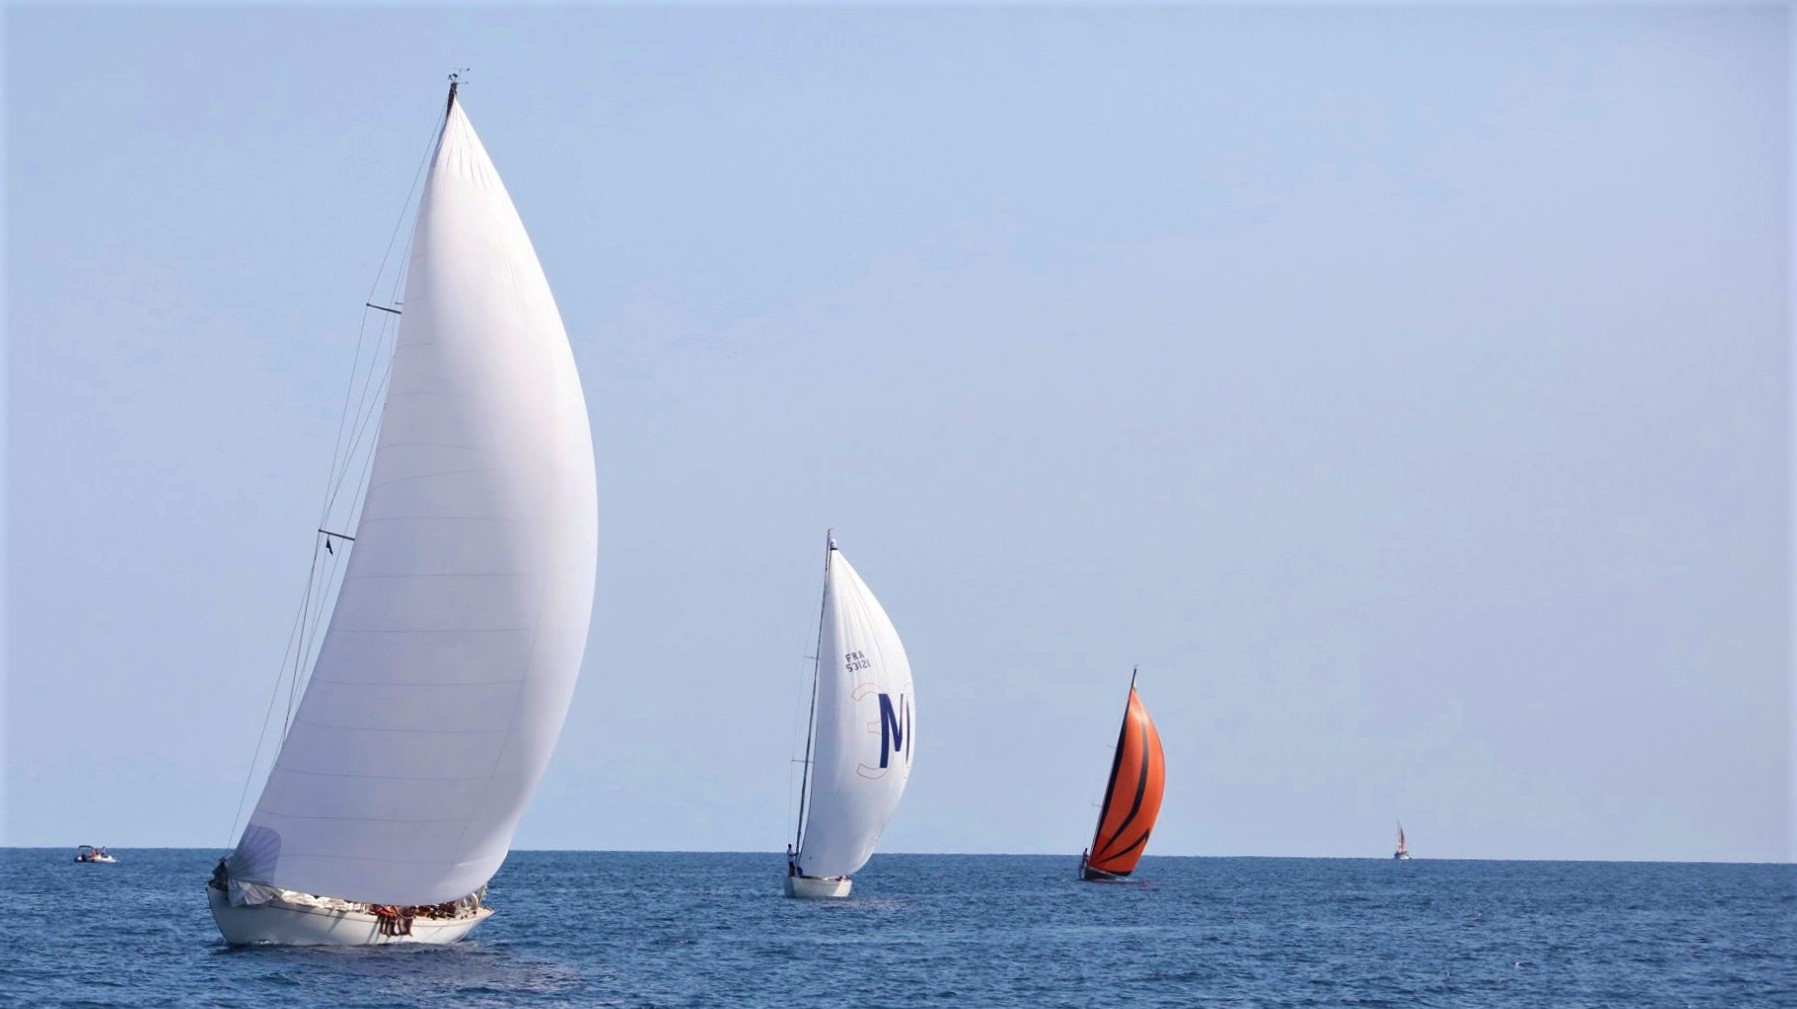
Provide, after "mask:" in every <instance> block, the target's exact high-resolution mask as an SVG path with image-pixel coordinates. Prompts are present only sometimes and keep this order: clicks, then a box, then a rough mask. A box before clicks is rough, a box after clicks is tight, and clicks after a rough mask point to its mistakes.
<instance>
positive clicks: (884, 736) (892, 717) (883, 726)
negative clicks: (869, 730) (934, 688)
mask: <svg viewBox="0 0 1797 1009" xmlns="http://www.w3.org/2000/svg"><path fill="white" fill-rule="evenodd" d="M910 721H911V706H910V705H909V704H906V703H905V695H904V694H900V695H899V702H898V708H897V710H894V709H893V707H892V695H891V694H881V695H880V766H881V767H885V766H886V765H887V764H888V763H889V762H890V761H891V759H892V753H893V751H894V750H897V751H899V752H900V753H903V752H905V727H906V725H907V724H909V723H910Z"/></svg>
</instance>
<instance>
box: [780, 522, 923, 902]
mask: <svg viewBox="0 0 1797 1009" xmlns="http://www.w3.org/2000/svg"><path fill="white" fill-rule="evenodd" d="M819 638H820V641H819V646H818V647H819V650H818V667H817V710H816V715H815V729H814V731H815V733H816V741H815V746H814V749H813V752H812V764H811V768H810V780H811V790H810V801H809V814H808V815H807V816H806V818H805V822H804V825H803V830H804V833H803V835H802V837H801V838H800V843H799V854H798V869H799V872H801V873H802V874H804V875H806V876H848V875H851V874H853V873H854V872H855V871H856V870H858V869H860V868H861V867H862V866H863V865H866V864H867V860H868V858H869V857H870V856H872V855H873V852H874V845H875V844H876V843H877V842H878V841H879V840H880V834H881V833H882V832H884V831H885V829H886V823H887V821H889V820H890V819H892V813H893V810H895V809H897V808H898V803H899V798H900V797H901V796H903V795H904V794H905V784H906V782H908V781H909V780H910V778H911V758H912V755H913V753H914V752H915V750H916V746H917V742H916V732H917V695H916V692H915V691H914V690H913V688H912V685H911V663H910V660H908V659H907V658H906V657H905V646H904V645H903V644H901V643H900V642H899V636H898V631H896V630H894V629H893V626H892V621H891V620H890V619H889V618H888V617H887V616H886V611H885V610H884V609H882V608H881V607H880V602H879V600H877V599H875V598H874V594H873V593H872V592H870V591H868V588H867V584H866V583H865V582H863V581H862V580H861V576H859V575H857V574H856V573H855V569H854V568H853V567H851V566H850V565H849V562H848V559H847V558H845V557H843V556H842V553H841V552H840V551H838V550H837V549H836V547H835V544H834V543H831V545H830V549H829V556H828V559H827V561H826V566H825V571H824V606H823V628H822V632H821V634H820V635H819Z"/></svg>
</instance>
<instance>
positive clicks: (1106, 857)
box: [1079, 671, 1166, 882]
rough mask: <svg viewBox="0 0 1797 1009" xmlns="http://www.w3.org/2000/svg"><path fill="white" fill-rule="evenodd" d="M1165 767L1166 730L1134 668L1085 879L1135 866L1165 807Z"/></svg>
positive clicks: (1106, 878) (1113, 877) (1106, 877)
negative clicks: (1146, 701)
mask: <svg viewBox="0 0 1797 1009" xmlns="http://www.w3.org/2000/svg"><path fill="white" fill-rule="evenodd" d="M1165 770H1166V759H1165V757H1164V756H1163V755H1162V753H1161V734H1160V733H1159V732H1156V731H1155V729H1154V720H1153V719H1151V718H1149V717H1148V708H1147V707H1146V706H1145V705H1143V704H1142V698H1141V696H1140V695H1139V694H1137V693H1136V674H1135V673H1134V672H1133V671H1132V672H1131V673H1130V674H1129V703H1128V704H1127V705H1125V706H1124V708H1123V728H1122V730H1121V731H1120V732H1118V734H1117V754H1116V756H1115V757H1113V758H1112V760H1111V779H1110V782H1109V784H1107V785H1105V789H1104V807H1103V808H1102V809H1100V810H1099V812H1098V831H1097V832H1096V833H1095V834H1093V836H1092V846H1091V847H1090V848H1088V849H1086V851H1085V853H1084V854H1082V855H1081V856H1080V860H1079V878H1080V879H1083V880H1091V881H1094V882H1115V881H1117V880H1121V879H1123V878H1124V877H1126V876H1128V875H1129V874H1130V873H1132V872H1134V871H1135V868H1136V863H1137V862H1139V861H1141V859H1142V850H1143V849H1144V848H1146V847H1148V834H1149V833H1150V832H1151V831H1153V830H1154V820H1155V817H1157V816H1159V815H1160V812H1161V791H1162V789H1163V788H1164V787H1165V785H1166V780H1165Z"/></svg>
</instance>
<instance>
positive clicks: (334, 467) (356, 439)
mask: <svg viewBox="0 0 1797 1009" xmlns="http://www.w3.org/2000/svg"><path fill="white" fill-rule="evenodd" d="M447 118H448V110H447V109H445V110H444V112H443V113H440V114H439V115H438V116H437V118H436V121H435V123H434V124H433V125H432V127H431V133H430V137H429V139H428V142H427V143H426V144H425V149H424V154H423V155H422V156H421V157H420V158H419V160H418V166H417V168H416V169H415V170H414V171H413V173H412V183H411V185H410V187H408V188H407V190H406V198H405V201H404V202H403V203H402V204H401V205H400V212H399V216H398V218H397V219H396V220H395V221H394V223H393V231H392V233H391V234H389V235H388V238H387V246H386V249H385V250H384V251H383V252H382V254H381V262H380V265H379V267H377V268H376V270H375V276H374V282H373V283H372V284H371V285H370V286H369V290H368V297H367V298H366V299H365V302H366V303H372V302H373V301H374V296H375V294H376V293H378V292H379V290H380V287H381V278H382V277H383V276H384V275H385V274H386V272H387V264H388V263H389V262H390V261H391V259H392V256H393V249H394V246H395V245H396V244H397V243H398V240H399V234H400V231H401V230H402V229H403V227H404V226H405V222H406V219H407V217H408V216H411V210H412V203H413V199H414V197H415V196H416V195H417V193H418V183H419V180H420V179H422V178H423V177H424V170H425V167H426V166H427V165H428V164H429V163H430V158H431V155H432V154H433V153H434V152H435V151H436V149H437V139H438V137H439V136H440V135H441V134H442V131H443V128H444V125H445V122H446V120H447ZM410 245H411V242H410V239H409V238H408V239H407V243H406V247H405V252H404V253H403V255H405V256H407V257H409V253H410ZM406 272H407V271H406V269H405V265H404V264H402V266H401V267H400V269H399V270H398V271H397V273H396V275H395V278H394V286H393V292H394V297H395V298H396V297H397V295H398V292H399V291H400V284H402V283H403V282H404V280H405V276H406ZM371 311H375V310H374V309H373V308H371V307H364V308H363V310H362V322H361V324H360V325H359V326H358V327H357V332H356V349H355V354H354V355H353V356H352V358H351V361H350V376H349V385H348V387H347V388H346V389H345V390H344V395H343V406H342V408H341V409H340V410H339V411H338V417H337V434H336V436H335V437H334V438H333V440H332V453H331V463H330V466H329V468H328V469H327V470H326V474H325V489H324V495H323V497H324V503H323V505H322V507H321V508H320V509H319V521H318V528H319V529H320V530H321V531H320V532H319V533H318V534H317V536H316V537H315V538H314V540H313V545H312V563H311V564H310V565H309V566H308V569H307V573H306V586H305V590H304V592H303V593H302V594H301V599H300V607H299V610H298V612H297V613H295V614H294V620H293V626H292V627H291V628H290V629H289V630H288V634H287V644H286V646H285V647H284V648H283V649H282V653H281V654H282V659H281V664H280V666H279V667H278V669H277V671H276V674H275V681H274V685H273V687H272V688H271V690H270V691H269V697H268V707H267V709H266V710H265V711H264V712H263V715H262V727H261V729H260V731H259V732H258V733H257V736H256V748H255V751H254V752H253V754H252V755H251V757H250V763H249V767H248V768H247V769H246V770H245V772H244V779H243V788H242V790H241V791H240V792H239V794H238V798H237V807H236V809H235V811H234V812H233V815H232V819H231V830H230V833H229V835H228V836H227V837H226V839H225V846H226V847H230V846H231V845H232V843H233V841H234V839H235V838H236V836H237V828H238V824H239V823H240V822H241V821H242V820H243V811H244V805H245V803H246V802H247V801H248V798H249V791H250V785H251V783H252V782H254V781H255V778H256V769H257V765H258V764H259V763H260V762H261V759H262V751H263V749H264V747H265V745H266V744H267V742H268V735H269V723H270V722H271V720H272V719H273V716H274V711H275V704H276V702H277V701H278V700H279V699H280V696H281V685H282V684H283V683H284V682H285V683H286V684H287V685H288V690H287V710H286V714H285V716H284V718H283V719H282V723H281V724H282V728H281V738H282V740H283V741H285V739H286V735H287V731H288V729H289V728H290V727H291V725H292V722H293V715H294V709H295V707H296V705H297V704H298V700H299V696H300V693H301V677H302V676H303V674H304V672H305V671H306V669H308V668H309V667H310V665H311V662H310V661H309V660H313V659H315V656H314V655H312V654H311V653H312V652H313V651H315V650H316V648H317V643H318V635H317V633H316V632H317V629H318V625H319V623H320V622H321V621H322V619H323V615H324V613H326V612H328V610H329V607H328V606H327V605H325V604H326V603H328V602H331V600H332V596H333V594H332V591H331V588H332V582H333V580H334V578H335V575H336V571H337V565H338V558H339V556H340V555H339V553H338V552H337V551H336V550H327V551H326V553H327V554H329V556H330V558H331V559H330V561H329V562H328V564H327V565H326V570H325V572H324V578H323V581H324V588H323V589H321V591H320V593H319V596H318V603H319V605H318V607H317V608H316V609H314V608H313V605H312V602H313V589H314V588H315V587H316V586H317V585H318V583H319V580H320V579H319V574H320V572H319V561H318V548H319V545H320V543H321V542H323V543H328V542H329V534H328V533H324V532H322V530H324V529H327V528H331V526H330V524H329V521H328V520H329V518H330V514H331V510H332V509H333V508H334V507H335V505H336V502H337V499H338V493H339V492H340V491H341V490H342V487H343V484H344V482H345V480H346V479H347V477H348V475H349V469H350V466H351V465H352V461H353V460H354V459H355V457H356V453H357V451H358V448H359V446H360V445H361V444H362V439H363V437H364V435H365V434H366V432H367V430H368V428H369V425H370V423H371V420H372V418H373V417H374V416H375V415H376V414H377V413H378V407H379V405H380V403H381V402H382V400H383V399H384V398H385V393H386V389H387V387H388V384H389V382H390V380H391V378H392V372H393V361H392V357H391V355H387V366H386V370H385V371H384V372H382V375H381V379H380V382H379V384H378V386H377V385H376V383H375V381H374V372H375V366H376V363H377V362H378V361H380V360H381V357H382V350H383V348H384V347H385V346H386V344H387V342H388V334H389V332H391V331H393V329H394V323H393V320H392V319H391V318H390V314H391V313H388V312H380V313H378V314H379V315H380V316H381V319H380V320H379V327H378V328H377V330H376V333H375V340H374V347H373V349H372V350H371V351H370V352H369V356H368V361H367V365H366V368H364V366H363V361H362V351H363V348H364V347H365V346H366V345H367V342H368V328H369V327H368V313H369V312H371ZM395 340H397V335H395ZM358 379H359V380H360V381H358ZM358 385H360V387H361V396H360V397H359V398H358V397H357V396H356V390H357V387H358ZM371 400H372V401H371ZM352 401H357V402H356V408H355V410H354V412H353V413H352V411H351V409H350V404H351V402H352ZM352 416H356V417H358V418H359V419H358V420H357V423H356V426H355V427H354V428H353V429H351V428H349V419H350V418H351V417H352ZM346 429H348V430H349V438H348V441H347V443H346V441H345V431H346ZM373 456H374V454H373V452H372V451H370V452H369V453H368V458H367V459H366V460H365V461H364V464H363V466H362V474H361V476H360V477H359V478H358V480H357V494H358V496H359V495H360V493H361V487H362V486H363V485H364V484H365V483H366V482H367V480H368V474H369V472H370V471H371V470H372V469H373V465H374V458H373ZM358 504H359V502H358ZM359 511H360V509H359V507H352V514H351V515H350V516H349V517H350V518H352V519H354V518H356V517H357V514H358V513H359ZM337 588H338V590H339V591H341V586H337ZM308 616H310V618H311V619H310V621H308V619H307V618H308ZM308 639H310V640H311V641H312V644H311V645H310V646H308V645H307V640H308ZM289 659H291V660H292V664H291V670H292V674H291V679H289V672H288V671H289V668H290V667H289Z"/></svg>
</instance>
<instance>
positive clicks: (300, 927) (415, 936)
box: [206, 886, 493, 946]
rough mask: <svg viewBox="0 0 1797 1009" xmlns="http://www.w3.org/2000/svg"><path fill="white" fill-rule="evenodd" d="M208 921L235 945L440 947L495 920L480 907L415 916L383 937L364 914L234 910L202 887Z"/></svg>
mask: <svg viewBox="0 0 1797 1009" xmlns="http://www.w3.org/2000/svg"><path fill="white" fill-rule="evenodd" d="M206 900H207V902H208V903H210V904H211V905H212V920H213V921H215V922H217V923H218V930H219V932H220V933H222V934H223V935H224V937H225V941H226V942H228V943H230V944H231V945H233V946H386V945H390V944H393V943H421V944H424V945H430V946H440V945H444V944H446V943H452V942H455V941H457V940H458V939H461V938H462V937H463V936H465V935H467V934H468V933H469V932H471V931H473V930H474V926H476V925H479V924H480V923H481V922H483V921H486V920H487V919H488V918H490V917H492V916H493V910H492V909H491V908H485V907H483V908H480V909H479V910H477V911H475V912H474V913H473V914H470V915H468V916H466V917H461V918H414V919H412V930H411V933H410V934H408V935H382V934H381V924H380V919H379V918H377V917H375V916H374V915H373V914H370V913H369V912H367V911H358V910H339V909H332V908H312V907H293V906H291V905H285V906H284V905H278V904H256V905H252V906H243V907H233V906H232V905H231V899H230V898H229V897H227V896H225V894H224V893H223V892H222V891H220V890H218V889H216V888H214V887H210V886H209V887H207V888H206Z"/></svg>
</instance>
